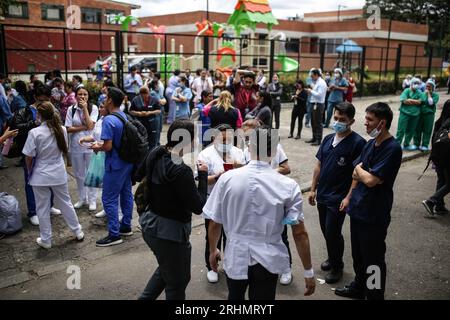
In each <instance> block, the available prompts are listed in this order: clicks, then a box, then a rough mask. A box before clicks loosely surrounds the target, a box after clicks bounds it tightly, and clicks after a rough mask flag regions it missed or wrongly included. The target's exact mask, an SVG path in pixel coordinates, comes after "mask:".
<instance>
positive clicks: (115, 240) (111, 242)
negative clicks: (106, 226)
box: [95, 235, 123, 247]
mask: <svg viewBox="0 0 450 320" xmlns="http://www.w3.org/2000/svg"><path fill="white" fill-rule="evenodd" d="M122 242H123V240H122V238H121V237H120V236H117V237H113V236H110V235H108V236H107V237H105V238H103V239H100V240H98V241H97V242H96V243H95V245H96V246H97V247H109V246H115V245H116V244H121V243H122Z"/></svg>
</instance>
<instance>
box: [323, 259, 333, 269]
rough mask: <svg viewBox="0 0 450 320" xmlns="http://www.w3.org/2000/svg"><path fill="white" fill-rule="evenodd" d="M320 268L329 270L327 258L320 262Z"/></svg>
mask: <svg viewBox="0 0 450 320" xmlns="http://www.w3.org/2000/svg"><path fill="white" fill-rule="evenodd" d="M320 269H322V271H330V270H331V264H330V261H328V259H327V260H325V261H324V262H322V264H321V265H320Z"/></svg>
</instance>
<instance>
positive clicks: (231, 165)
mask: <svg viewBox="0 0 450 320" xmlns="http://www.w3.org/2000/svg"><path fill="white" fill-rule="evenodd" d="M223 169H224V170H225V172H227V171H228V170H233V164H232V163H224V164H223Z"/></svg>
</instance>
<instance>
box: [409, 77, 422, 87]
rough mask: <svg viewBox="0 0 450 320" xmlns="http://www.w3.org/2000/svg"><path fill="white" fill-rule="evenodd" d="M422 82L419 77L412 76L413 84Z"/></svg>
mask: <svg viewBox="0 0 450 320" xmlns="http://www.w3.org/2000/svg"><path fill="white" fill-rule="evenodd" d="M420 82H421V81H420V79H419V78H412V79H411V86H412V85H414V84H416V83H418V84H420Z"/></svg>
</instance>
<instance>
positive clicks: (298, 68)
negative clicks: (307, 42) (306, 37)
mask: <svg viewBox="0 0 450 320" xmlns="http://www.w3.org/2000/svg"><path fill="white" fill-rule="evenodd" d="M297 62H298V67H297V80H299V79H300V39H299V41H298V50H297Z"/></svg>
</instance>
